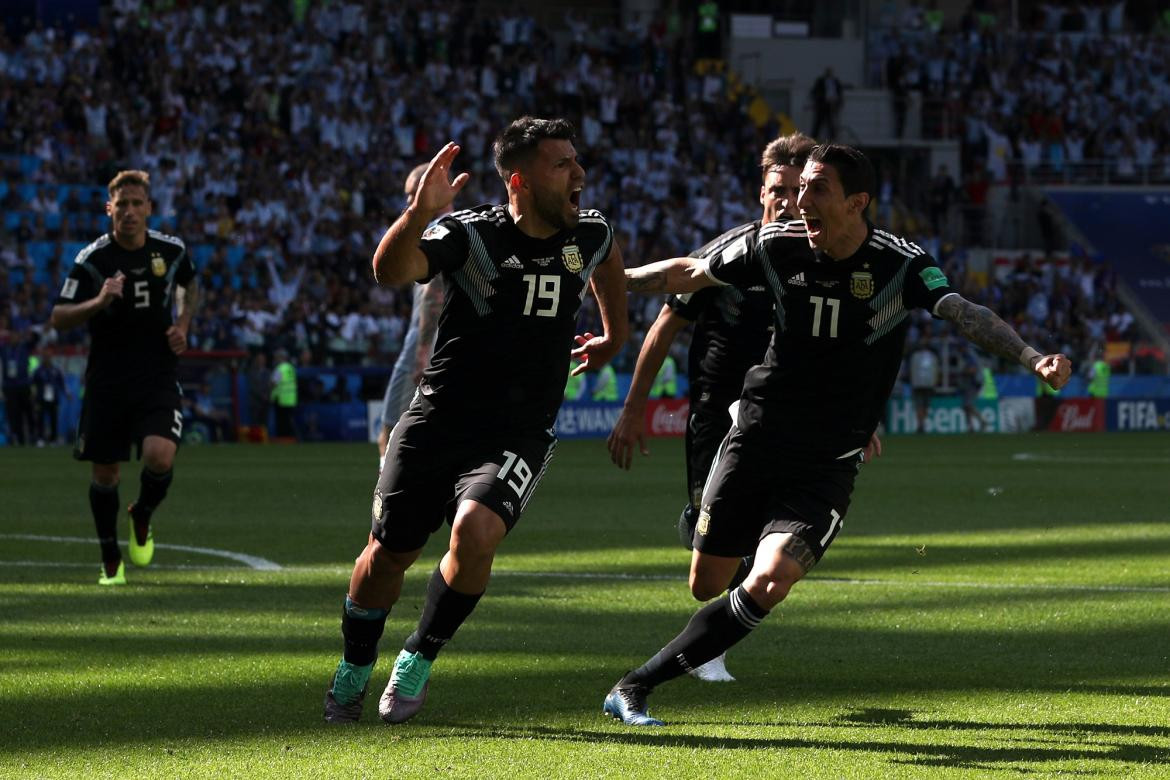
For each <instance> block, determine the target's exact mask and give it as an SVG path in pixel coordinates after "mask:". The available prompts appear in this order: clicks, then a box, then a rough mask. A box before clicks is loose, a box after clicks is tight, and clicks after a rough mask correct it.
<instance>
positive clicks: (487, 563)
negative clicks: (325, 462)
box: [325, 117, 629, 723]
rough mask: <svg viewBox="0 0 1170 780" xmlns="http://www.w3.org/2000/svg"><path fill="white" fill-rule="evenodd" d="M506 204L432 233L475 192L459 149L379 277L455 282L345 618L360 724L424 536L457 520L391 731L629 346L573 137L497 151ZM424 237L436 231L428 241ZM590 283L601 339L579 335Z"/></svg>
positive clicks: (342, 708)
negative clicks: (583, 388)
mask: <svg viewBox="0 0 1170 780" xmlns="http://www.w3.org/2000/svg"><path fill="white" fill-rule="evenodd" d="M494 152H495V163H496V169H497V171H498V172H499V174H500V176H501V177H502V178H503V180H504V183H505V185H506V187H507V191H508V202H507V203H506V204H500V205H485V206H477V207H476V208H473V209H468V210H466V211H458V212H455V213H453V214H450V215H448V216H446V217H444V218H443V219H441V220H439V222H438V223H437V224H435V225H432V226H431V227H429V228H428V227H427V225H428V224H429V223H430V222H431V221H432V220H433V219H434V217H435V215H436V214H438V213H440V212H441V211H442V210H443V209H444V208H446V207H447V206H448V204H450V203H451V201H452V200H453V199H454V197H455V195H456V193H458V192H459V190H460V189H461V188H462V187H463V185H464V184H465V183H466V182H467V178H468V174H466V173H463V174H460V175H459V176H457V177H455V179H454V180H453V181H452V180H451V179H450V166H451V163H452V161H453V160H454V159H455V156H456V155H457V154H458V153H459V147H458V146H456V145H455V144H454V143H449V144H447V145H446V146H444V147H443V149H442V150H440V151H439V153H438V154H437V155H435V157H434V159H433V160H431V163H430V165H429V166H428V168H427V171H426V173H424V174H423V177H422V180H421V181H420V183H419V186H418V191H417V192H416V193H415V195H414V198H413V200H412V201H411V204H410V206H409V208H407V210H406V212H405V213H404V214H402V216H400V217H399V218H398V219H397V220H396V221H395V222H394V224H393V225H391V226H390V229H389V230H388V231H387V232H386V235H385V236H383V238H382V241H381V243H380V244H379V245H378V249H377V251H376V252H375V253H374V259H373V267H374V277H375V279H376V280H377V281H378V282H379V283H380V284H404V283H406V282H411V281H414V282H418V281H424V282H425V281H430V280H431V279H434V278H435V277H436V276H438V277H441V283H442V285H443V287H444V290H445V295H446V300H445V303H444V304H443V312H442V314H441V316H440V317H439V331H438V336H437V338H436V342H435V352H434V355H433V356H432V358H431V362H430V364H429V365H428V367H427V369H426V371H425V372H424V373H423V377H422V382H421V384H420V385H419V392H418V393H417V394H416V396H415V399H414V401H412V402H411V405H410V407H409V408H408V409H407V410H406V412H404V413H403V416H402V418H401V419H400V420H399V422H398V424H397V425H395V426H394V430H393V432H392V434H391V436H390V443H389V445H388V447H387V450H386V465H385V467H384V468H383V469H382V473H381V475H380V476H379V478H378V485H377V487H376V488H375V491H374V501H373V523H372V529H371V532H370V536H369V541H368V544H367V545H366V548H365V550H363V551H362V553H361V555H360V556H358V559H357V562H356V565H355V566H354V570H353V575H352V577H351V579H350V583H349V592H348V594H347V596H346V599H345V606H344V609H343V612H342V623H341V628H342V636H343V638H344V640H345V648H344V654H343V657H342V660H341V662H340V664H339V665H338V667H337V671H336V673H335V674H334V676H333V681H332V683H331V684H330V687H329V690H328V691H327V692H326V695H325V720H327V721H329V722H334V723H337V722H347V721H351V722H352V721H356V720H357V719H358V718H359V717H360V715H361V710H362V702H363V700H364V698H365V693H366V687H367V684H368V681H369V678H370V672H371V670H372V669H373V666H374V661H375V659H376V658H377V645H378V639H379V638H380V637H381V635H382V631H383V628H384V626H385V623H386V616H387V614H388V613H389V611H390V608H391V607H392V606H393V604H394V603H395V602H396V601H397V600H398V597H399V594H400V593H401V590H402V581H403V575H404V573H405V572H406V570H407V569H408V568H409V567H410V566H411V565H412V564H413V563H414V562H415V561H416V560H417V559H418V557H419V554H420V553H421V552H422V547H423V544H424V543H425V542H426V540H427V537H429V536H430V535H431V534H432V533H434V532H435V531H436V530H438V529H439V527H440V526H441V525H442V523H443V521H444V520H446V521H447V522H450V523H451V537H450V543H449V546H448V550H447V553H446V554H445V555H444V556H443V558H442V560H441V561H440V563H439V566H438V567H437V568H436V569H435V571H434V573H433V574H432V575H431V578H430V582H429V584H428V585H427V594H426V601H425V603H424V606H423V609H422V614H421V616H420V618H419V621H418V627H417V628H416V629H415V631H414V633H413V634H411V635H410V636H409V637H408V638H407V640H406V642H405V645H404V647H403V649H402V651H401V652H400V653H399V654H398V657H397V659H396V660H395V661H394V668H393V671H392V673H391V675H390V682H389V684H388V685H387V686H386V689H385V692H384V693H383V694H382V697H381V700H380V701H379V703H378V712H379V714H380V715H381V717H382V719H383V720H385V721H386V722H388V723H401V722H402V721H405V720H407V719H408V718H410V717H412V716H413V715H415V713H417V712H418V711H419V710H420V709H421V708H422V705H423V701H424V700H425V698H426V693H427V685H428V680H429V677H430V672H431V664H432V663H433V662H434V660H435V657H436V656H437V654H438V653H439V651H440V650H441V649H442V647H443V645H444V644H446V643H447V642H448V641H450V639H451V637H452V636H454V634H455V631H456V630H457V629H458V628H459V626H460V625H461V624H462V623H463V621H464V620H466V619H467V617H468V616H469V615H470V614H471V612H472V610H473V609H474V608H475V605H476V603H477V602H478V601H479V599H480V597H481V596H482V595H483V593H484V590H485V588H486V587H487V583H488V578H489V576H490V574H491V567H492V561H493V559H494V556H495V552H496V548H497V546H498V545H499V544H500V542H501V541H503V539H504V536H505V535H507V533H508V532H509V531H510V530H511V529H512V527H513V526H514V525H515V524H516V521H517V519H518V518H519V516H520V514H521V512H522V511H523V510H524V507H525V505H527V503H528V501H529V499H530V498H531V497H532V494H533V491H534V490H535V488H536V485H537V483H538V482H539V481H540V478H541V476H542V475H543V474H544V471H545V469H546V468H547V466H548V462H549V459H550V458H551V457H552V453H553V448H554V447H555V445H556V438H555V436H554V435H553V423H554V421H555V419H556V414H557V409H558V408H559V407H560V405H561V401H562V397H563V394H564V388H565V379H566V377H567V375H568V371H569V369H568V365H569V361H568V360H567V358H568V357H570V356H571V357H574V358H576V359H578V360H580V362H581V365H580V366H578V368H577V369H576V370H578V371H580V370H585V369H587V368H588V369H596V368H598V367H600V366H601V365H604V364H605V363H606V362H608V361H609V360H610V359H611V358H612V357H613V356H614V354H616V352H617V351H618V349H619V348H620V347H621V345H622V343H623V342H624V341H625V339H626V335H627V331H628V329H629V325H628V322H627V317H626V294H625V286H626V283H625V279H624V276H623V274H622V270H623V269H622V259H621V251H620V249H619V247H618V243H617V242H616V241H614V240H613V231H612V229H611V228H610V226H609V223H608V222H606V220H605V218H604V217H602V216H601V214H600V213H598V212H596V211H591V210H582V209H581V208H580V197H581V190H582V187H583V186H584V183H585V172H584V170H583V169H582V168H581V166H580V165H579V164H578V162H577V153H576V150H575V149H574V147H573V128H572V125H570V124H569V123H568V122H566V121H564V120H561V119H551V120H549V119H534V118H532V117H522V118H520V119H517V120H516V121H515V122H513V123H512V124H511V125H509V126H508V128H507V129H505V130H504V131H503V133H501V134H500V135H499V136H498V137H497V138H496V140H495V144H494ZM424 231H425V232H424ZM587 285H591V286H592V289H593V292H594V294H595V295H596V297H597V302H598V309H599V311H600V314H601V322H602V326H603V329H604V333H603V334H602V335H600V336H594V335H592V334H590V333H586V334H584V335H583V336H577V337H576V342H577V344H578V346H577V348H576V349H573V350H572V351H571V352H570V354H569V355H566V352H567V351H569V349H570V347H571V346H572V343H573V341H574V337H573V328H574V324H575V320H576V314H577V310H578V308H579V307H580V304H581V300H582V298H583V297H584V295H585V292H586V289H585V288H586V286H587Z"/></svg>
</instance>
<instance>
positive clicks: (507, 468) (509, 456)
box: [496, 450, 532, 499]
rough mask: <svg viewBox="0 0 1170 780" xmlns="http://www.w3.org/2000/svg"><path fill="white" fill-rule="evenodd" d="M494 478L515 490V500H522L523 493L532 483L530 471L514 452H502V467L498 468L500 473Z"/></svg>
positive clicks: (522, 459)
mask: <svg viewBox="0 0 1170 780" xmlns="http://www.w3.org/2000/svg"><path fill="white" fill-rule="evenodd" d="M496 477H497V478H498V479H501V480H503V481H504V482H505V483H506V484H507V485H508V487H510V488H512V489H513V490H515V491H516V497H517V498H521V499H522V498H524V491H526V490H527V489H528V485H529V484H530V483H531V482H532V469H531V468H529V466H528V464H527V463H525V462H524V458H521V457H520V456H519V455H517V454H516V453H514V452H509V451H507V450H504V465H503V466H501V467H500V472H499V473H498V474H497V475H496Z"/></svg>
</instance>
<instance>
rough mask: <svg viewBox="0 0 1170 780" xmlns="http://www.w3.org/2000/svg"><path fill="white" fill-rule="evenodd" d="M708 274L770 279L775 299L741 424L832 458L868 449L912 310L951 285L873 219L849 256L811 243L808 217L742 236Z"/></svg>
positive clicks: (928, 305)
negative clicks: (751, 238) (772, 322)
mask: <svg viewBox="0 0 1170 780" xmlns="http://www.w3.org/2000/svg"><path fill="white" fill-rule="evenodd" d="M708 273H709V275H710V276H711V278H713V279H715V280H716V281H719V282H722V283H724V284H734V285H736V286H740V287H747V286H751V285H756V284H764V285H765V286H766V287H767V288H768V289H769V290H770V291H771V293H772V295H773V300H774V301H775V304H776V316H777V321H778V327H777V328H776V331H775V334H774V337H773V339H772V343H771V345H770V346H769V347H768V350H767V354H766V357H765V359H764V362H763V363H762V364H761V365H759V366H756V367H754V368H752V369H751V370H750V371H749V372H748V375H747V378H746V380H745V382H744V388H743V402H742V403H741V404H740V411H739V421H738V425H739V427H741V428H751V427H755V426H759V427H761V428H762V429H764V430H766V431H768V432H770V433H772V434H774V435H776V436H777V437H778V438H779V439H780V440H781V441H783V442H786V443H787V442H791V443H792V444H794V445H797V446H800V447H802V448H803V449H805V450H807V451H810V452H812V453H814V454H819V455H825V456H831V457H841V456H843V455H845V454H846V453H849V452H851V451H855V450H857V449H859V448H861V447H864V446H865V444H866V443H867V442H868V440H869V437H870V435H871V434H872V433H873V432H874V430H875V429H876V428H877V424H878V422H879V421H880V420H881V418H882V416H883V414H884V411H885V404H886V401H887V400H888V399H889V396H890V392H891V390H892V389H893V387H894V382H895V381H896V380H897V377H898V370H899V368H900V366H901V363H902V353H903V347H904V343H905V340H906V331H907V330H908V329H909V325H910V322H909V313H910V311H911V310H912V309H915V308H923V309H927V310H928V311H930V312H931V313H932V314H934V313H935V312H936V310H937V306H938V302H939V301H940V300H942V299H943V298H944V297H945V296H947V295H948V294H951V293H953V292H954V290H952V289H951V287H950V285H949V284H948V282H947V278H946V276H945V275H944V274H943V272H942V269H940V268H939V267H938V265H937V264H936V262H935V260H934V258H933V257H931V256H930V255H929V254H927V253H926V252H924V251H923V250H922V249H921V248H920V247H918V246H917V245H916V244H914V243H912V242H909V241H906V240H905V239H903V238H900V237H898V236H895V235H893V234H891V233H888V232H886V231H884V230H879V229H877V228H874V227H873V226H870V227H869V231H868V237H867V238H866V240H865V242H864V243H863V244H862V245H861V247H860V248H859V249H858V250H857V252H855V253H854V254H853V256H852V257H847V258H844V259H841V260H835V259H833V258H831V257H829V256H828V255H826V254H824V253H822V252H814V251H813V250H812V248H811V247H810V246H809V243H808V234H807V233H806V230H805V225H804V222H802V221H795V222H776V223H772V224H770V225H766V226H764V227H763V228H761V229H760V231H759V234H758V237H757V240H756V244H755V246H754V247H753V246H751V245H750V243H749V242H748V241H746V240H743V241H740V242H737V243H733V244H732V245H730V246H728V247H726V248H725V249H724V250H723V251H722V252H721V253H719V254H718V255H717V256H714V257H712V258H711V261H710V264H709V266H708Z"/></svg>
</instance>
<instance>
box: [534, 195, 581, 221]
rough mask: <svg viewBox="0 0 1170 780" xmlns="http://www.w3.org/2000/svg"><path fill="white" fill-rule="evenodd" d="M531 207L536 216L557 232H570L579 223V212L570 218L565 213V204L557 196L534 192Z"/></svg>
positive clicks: (559, 196) (560, 197)
mask: <svg viewBox="0 0 1170 780" xmlns="http://www.w3.org/2000/svg"><path fill="white" fill-rule="evenodd" d="M532 207H533V208H534V209H535V210H536V214H537V216H539V217H540V218H541V219H542V220H543V221H544V222H547V223H548V224H549V225H551V226H552V227H554V228H556V229H557V230H570V229H572V228H575V227H577V223H578V222H580V221H581V217H580V212H573V213H572V215H571V216H570V215H569V214H568V213H567V212H566V211H565V202H564V200H563V198H562V196H561V195H559V194H553V193H551V192H534V193H533V198H532Z"/></svg>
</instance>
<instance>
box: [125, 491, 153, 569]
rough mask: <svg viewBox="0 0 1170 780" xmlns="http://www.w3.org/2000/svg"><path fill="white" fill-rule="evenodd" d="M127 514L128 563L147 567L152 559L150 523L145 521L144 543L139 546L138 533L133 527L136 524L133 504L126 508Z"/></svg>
mask: <svg viewBox="0 0 1170 780" xmlns="http://www.w3.org/2000/svg"><path fill="white" fill-rule="evenodd" d="M127 513H128V514H129V515H130V544H129V548H130V562H131V563H133V564H134V565H135V566H149V565H150V562H151V561H152V560H153V559H154V529H152V528H151V527H150V521H147V525H146V541H145V542H143V543H142V544H139V543H138V531H137V530H136V527H135V526H136V525H137V523H136V522H135V520H134V504H131V505H130V506H129V507H128V509H127Z"/></svg>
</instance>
